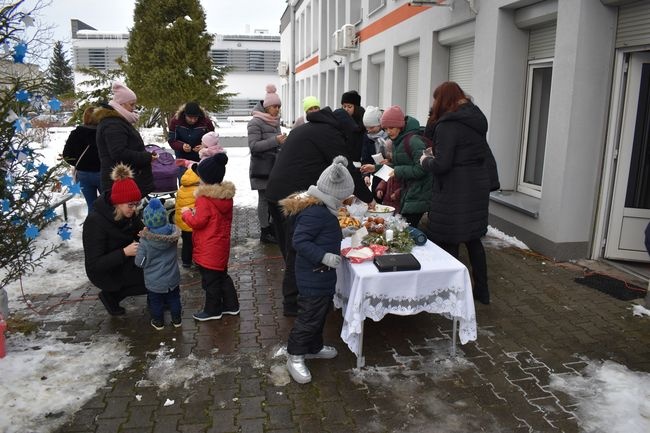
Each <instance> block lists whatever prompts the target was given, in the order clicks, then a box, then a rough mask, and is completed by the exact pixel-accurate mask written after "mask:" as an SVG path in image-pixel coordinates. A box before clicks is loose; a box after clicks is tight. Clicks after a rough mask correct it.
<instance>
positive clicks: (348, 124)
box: [334, 108, 366, 162]
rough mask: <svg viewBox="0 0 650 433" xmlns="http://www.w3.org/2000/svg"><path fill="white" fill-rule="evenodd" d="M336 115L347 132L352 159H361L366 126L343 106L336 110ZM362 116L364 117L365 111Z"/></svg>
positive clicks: (346, 138)
mask: <svg viewBox="0 0 650 433" xmlns="http://www.w3.org/2000/svg"><path fill="white" fill-rule="evenodd" d="M334 116H335V117H336V118H337V119H338V121H339V125H340V126H341V129H342V130H343V133H344V134H345V141H346V142H347V144H348V149H349V150H348V152H349V154H350V158H352V161H357V162H359V161H361V154H362V151H363V139H364V137H365V136H366V128H365V127H364V126H363V122H358V121H357V120H356V119H354V118H353V117H352V116H350V115H349V114H348V112H347V111H345V110H344V109H343V108H337V109H336V110H334ZM361 116H362V118H363V113H362V114H361Z"/></svg>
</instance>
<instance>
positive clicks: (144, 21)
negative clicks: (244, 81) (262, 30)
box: [121, 0, 233, 126]
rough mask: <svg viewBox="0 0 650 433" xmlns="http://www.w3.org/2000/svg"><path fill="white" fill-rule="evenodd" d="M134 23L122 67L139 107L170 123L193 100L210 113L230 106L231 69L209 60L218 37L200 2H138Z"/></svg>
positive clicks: (183, 0) (144, 0) (177, 0)
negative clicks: (228, 78) (155, 111)
mask: <svg viewBox="0 0 650 433" xmlns="http://www.w3.org/2000/svg"><path fill="white" fill-rule="evenodd" d="M133 21H134V25H133V28H132V30H131V35H130V37H129V42H128V44H127V48H126V52H127V56H128V59H127V60H126V61H125V62H122V63H121V66H122V69H123V70H124V72H125V74H126V81H127V84H128V86H129V87H130V88H131V89H133V90H134V91H135V93H136V94H137V95H138V104H141V105H143V106H144V107H146V108H150V109H155V108H158V109H160V111H161V112H162V113H163V119H165V120H167V119H169V117H170V115H171V114H173V113H174V112H175V111H176V109H177V108H178V106H179V105H181V104H182V103H184V102H187V101H191V100H195V101H198V102H199V103H200V104H201V105H202V106H203V107H205V108H206V109H208V110H210V111H220V110H223V109H225V108H226V107H227V105H228V99H229V98H230V97H232V96H233V94H230V93H224V89H225V84H224V76H225V72H226V70H225V69H223V68H217V67H215V66H214V65H213V64H212V61H211V59H210V56H209V54H210V47H211V45H212V40H213V36H212V35H210V34H209V33H207V31H206V24H205V12H204V11H203V8H202V7H201V4H200V2H199V0H137V2H136V5H135V11H134V20H133ZM164 126H166V125H164Z"/></svg>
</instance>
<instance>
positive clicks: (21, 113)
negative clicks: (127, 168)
mask: <svg viewBox="0 0 650 433" xmlns="http://www.w3.org/2000/svg"><path fill="white" fill-rule="evenodd" d="M2 5H3V6H1V9H0V45H2V46H5V47H7V48H10V50H0V64H1V65H2V68H0V213H1V214H2V216H1V218H0V233H2V236H0V310H2V308H1V307H2V302H1V301H2V299H3V297H5V299H6V293H5V287H6V286H7V284H9V283H10V282H12V281H15V280H17V279H18V278H20V277H21V276H22V275H25V274H27V273H28V272H30V271H33V270H34V269H35V268H36V267H37V266H38V265H39V264H40V263H41V262H42V261H43V259H45V258H46V257H47V256H48V255H49V254H51V253H52V252H53V251H55V250H56V248H57V247H58V245H55V244H52V243H47V242H45V243H40V244H37V243H36V237H37V236H38V233H39V231H40V230H42V229H43V228H45V227H46V226H47V225H49V224H50V223H52V222H53V221H54V219H55V218H56V213H55V212H54V209H53V208H52V201H53V200H54V198H53V196H54V195H55V194H53V190H54V189H55V187H56V186H57V185H59V186H60V184H59V179H60V176H61V174H62V172H61V166H60V165H57V166H55V167H47V166H45V165H44V164H43V163H42V162H40V161H39V160H40V158H41V156H40V154H39V153H38V150H37V149H38V147H39V144H40V145H41V147H42V146H44V143H38V142H37V138H36V136H35V135H34V134H33V132H34V131H33V130H31V129H29V117H30V116H31V115H33V114H34V113H38V112H39V111H42V110H43V108H45V107H43V105H44V104H43V103H44V101H45V99H44V98H43V96H42V95H38V91H39V89H40V88H42V85H43V83H42V77H41V76H40V73H39V72H38V68H37V67H36V66H35V65H30V64H23V55H24V54H25V50H26V51H27V53H28V55H29V53H30V50H31V47H30V46H29V45H28V44H25V43H24V40H23V33H24V30H25V27H26V26H27V25H28V23H30V24H31V22H32V18H31V16H30V15H29V13H25V12H22V11H21V8H22V6H23V1H22V0H20V1H15V2H12V3H10V4H7V3H3V4H2ZM32 12H33V10H32ZM33 40H35V39H33ZM34 48H37V47H34ZM21 54H22V55H21ZM52 102H55V104H51V105H50V107H52V106H53V105H56V103H58V101H53V100H50V103H52ZM43 140H44V138H43ZM70 186H72V185H71V184H70ZM76 189H78V185H77V188H76ZM4 313H6V311H5V312H4Z"/></svg>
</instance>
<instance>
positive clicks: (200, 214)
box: [182, 181, 235, 271]
mask: <svg viewBox="0 0 650 433" xmlns="http://www.w3.org/2000/svg"><path fill="white" fill-rule="evenodd" d="M195 195H196V205H195V207H194V212H192V211H191V210H187V211H185V212H183V215H182V218H183V221H185V222H186V223H187V225H188V226H190V227H191V228H192V244H193V246H194V250H193V253H192V254H193V256H192V259H193V260H194V262H195V263H196V264H198V265H200V266H203V267H204V268H207V269H212V270H215V271H225V270H227V269H228V259H229V258H230V229H231V226H232V206H233V197H234V196H235V185H234V184H233V183H232V182H229V181H223V182H221V183H215V184H211V185H207V184H204V185H199V186H198V188H197V189H196V193H195Z"/></svg>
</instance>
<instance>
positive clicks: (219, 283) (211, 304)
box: [199, 266, 239, 316]
mask: <svg viewBox="0 0 650 433" xmlns="http://www.w3.org/2000/svg"><path fill="white" fill-rule="evenodd" d="M199 272H200V273H201V284H202V286H203V290H205V307H203V311H205V312H206V313H208V314H210V315H215V316H216V315H219V314H221V313H223V312H224V311H237V310H239V301H238V300H237V291H236V290H235V283H233V281H232V278H230V275H228V271H215V270H213V269H207V268H204V267H203V266H199Z"/></svg>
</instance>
